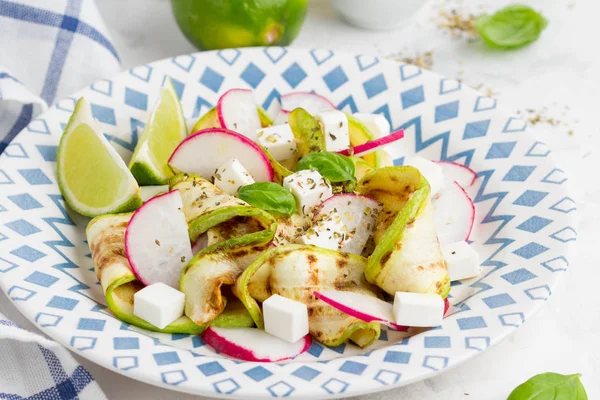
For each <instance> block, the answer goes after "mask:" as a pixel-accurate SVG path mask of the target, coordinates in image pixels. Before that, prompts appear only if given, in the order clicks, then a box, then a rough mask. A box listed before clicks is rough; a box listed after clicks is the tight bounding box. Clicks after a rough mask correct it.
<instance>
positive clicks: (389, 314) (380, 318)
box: [314, 290, 408, 332]
mask: <svg viewBox="0 0 600 400" xmlns="http://www.w3.org/2000/svg"><path fill="white" fill-rule="evenodd" d="M336 292H338V291H335V290H323V291H321V292H314V295H315V297H316V298H318V299H320V300H322V301H323V302H325V303H327V304H329V305H330V306H332V307H333V308H336V309H338V310H340V311H341V312H343V313H345V314H348V315H350V316H352V317H354V318H357V319H360V320H361V321H365V322H373V321H376V322H381V323H382V324H384V325H387V326H389V327H390V328H392V329H393V330H397V331H401V332H406V331H407V330H408V327H406V326H402V325H398V324H396V323H394V322H393V319H394V314H393V311H392V309H393V307H392V305H391V304H390V303H387V302H385V301H383V300H380V299H378V298H376V297H373V296H369V295H366V294H362V293H352V292H339V293H343V294H345V295H347V294H348V293H351V294H350V296H355V297H356V299H357V300H358V299H360V298H361V297H364V300H366V301H368V302H370V303H373V302H375V303H376V306H377V307H380V309H379V310H377V311H375V312H373V313H366V312H363V311H360V310H357V309H356V308H351V307H350V306H349V305H347V304H343V303H341V302H340V301H337V300H336V299H334V298H333V297H335V296H336ZM376 314H377V315H376Z"/></svg>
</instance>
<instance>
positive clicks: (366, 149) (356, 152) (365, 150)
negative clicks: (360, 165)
mask: <svg viewBox="0 0 600 400" xmlns="http://www.w3.org/2000/svg"><path fill="white" fill-rule="evenodd" d="M403 137H404V130H403V129H400V130H399V131H396V132H392V133H390V134H389V135H387V136H383V137H380V138H377V139H375V140H371V141H369V142H367V143H363V144H359V145H358V146H354V147H351V148H349V149H344V150H340V151H338V152H337V153H338V154H342V155H344V156H357V157H362V156H364V155H365V154H369V153H372V152H374V151H376V150H380V149H381V148H383V147H385V146H387V145H388V144H391V143H394V142H396V141H398V140H400V139H402V138H403Z"/></svg>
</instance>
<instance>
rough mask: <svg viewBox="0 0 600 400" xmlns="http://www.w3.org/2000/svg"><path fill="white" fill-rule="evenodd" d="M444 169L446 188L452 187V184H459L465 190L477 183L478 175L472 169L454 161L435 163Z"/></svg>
mask: <svg viewBox="0 0 600 400" xmlns="http://www.w3.org/2000/svg"><path fill="white" fill-rule="evenodd" d="M434 163H436V164H438V165H439V166H440V167H442V171H443V173H444V180H445V181H446V187H448V186H451V185H452V182H456V183H458V184H459V185H460V186H462V187H463V188H466V187H469V186H471V185H473V183H475V179H477V174H476V173H475V171H473V170H472V169H471V168H469V167H467V166H464V165H462V164H459V163H455V162H452V161H434Z"/></svg>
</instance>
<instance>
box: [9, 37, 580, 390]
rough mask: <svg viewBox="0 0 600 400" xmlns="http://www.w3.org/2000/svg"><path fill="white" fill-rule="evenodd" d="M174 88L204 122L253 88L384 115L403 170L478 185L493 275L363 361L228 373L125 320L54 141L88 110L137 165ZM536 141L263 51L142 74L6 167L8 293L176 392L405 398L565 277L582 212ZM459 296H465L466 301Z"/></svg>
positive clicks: (401, 67) (363, 72) (494, 337)
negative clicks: (440, 165) (67, 187)
mask: <svg viewBox="0 0 600 400" xmlns="http://www.w3.org/2000/svg"><path fill="white" fill-rule="evenodd" d="M167 77H170V78H171V79H172V81H173V84H174V87H175V90H176V91H177V94H178V96H179V97H180V99H181V101H182V107H183V110H184V113H185V115H186V117H187V118H194V119H197V118H199V117H200V116H202V115H203V114H204V113H206V112H207V111H208V110H209V109H211V108H212V107H213V106H214V105H215V104H216V102H217V100H218V98H219V96H220V94H222V93H223V91H224V90H225V89H228V88H233V87H240V86H243V87H249V88H256V90H255V92H254V96H255V98H256V101H257V103H258V104H261V105H264V106H265V108H266V109H270V110H271V111H273V110H274V109H275V107H274V104H275V103H276V102H277V101H278V99H279V97H280V95H281V94H284V93H288V92H290V91H294V90H301V91H315V92H316V93H319V94H322V95H324V96H326V97H328V98H329V99H330V100H331V101H332V103H333V104H336V105H338V107H339V108H340V109H342V110H343V111H345V112H358V111H360V112H368V113H378V114H382V115H383V116H385V118H386V119H387V120H388V121H389V122H390V124H391V127H392V129H394V130H395V129H399V128H404V129H405V138H404V139H403V146H402V152H394V154H393V155H394V157H393V158H394V164H396V165H401V164H402V163H403V159H404V157H405V156H407V155H411V154H413V153H419V154H420V155H422V156H423V157H426V158H430V159H444V160H452V161H457V162H460V163H466V164H468V165H469V166H470V167H471V168H472V169H473V170H474V171H475V172H476V173H477V174H478V177H479V178H478V179H477V182H476V184H475V185H474V186H473V187H471V188H468V192H469V195H470V196H471V197H472V198H473V199H474V202H475V204H476V207H477V208H478V212H479V213H480V214H478V215H480V218H478V220H477V221H478V223H479V222H481V226H477V227H476V229H475V230H474V233H473V238H472V240H473V243H472V246H473V247H474V248H475V249H476V250H477V251H478V252H479V253H480V258H481V259H482V260H484V262H483V270H484V274H482V275H481V276H480V277H479V278H478V280H477V282H476V283H474V284H472V285H464V284H463V285H456V284H455V285H453V287H452V292H451V298H450V299H451V301H452V302H455V305H456V301H457V299H458V298H461V299H462V300H461V308H460V310H459V311H458V312H456V313H454V314H452V315H450V316H448V317H446V319H445V320H444V323H443V325H442V326H440V327H437V328H435V329H431V330H428V331H425V332H423V333H420V334H418V335H416V336H413V337H411V338H402V335H400V334H398V333H397V332H393V331H389V330H387V329H383V330H382V333H381V335H380V337H379V340H377V341H376V342H375V344H374V345H373V346H372V347H370V348H368V349H366V350H360V349H358V348H357V347H355V346H354V345H352V344H345V345H341V346H337V347H335V348H327V347H324V346H323V345H321V344H319V343H317V342H314V343H313V345H312V346H311V347H310V349H309V350H308V351H307V352H306V353H304V354H302V355H300V356H299V357H297V358H296V359H294V360H292V362H291V363H290V362H288V361H284V362H279V363H275V364H268V363H245V362H241V361H233V360H231V359H228V358H226V357H224V356H223V355H222V354H217V353H215V352H214V351H213V350H212V349H211V348H210V346H208V345H206V344H205V343H204V341H203V340H202V338H201V337H200V336H198V335H187V334H177V333H174V334H156V333H153V332H148V331H145V330H142V329H138V328H135V327H133V326H131V325H129V324H127V323H123V322H121V321H119V320H116V319H115V318H114V317H113V316H112V314H111V313H110V312H109V310H108V309H107V307H106V306H105V305H104V304H105V299H104V298H103V297H102V295H101V288H100V286H99V285H98V284H97V282H96V276H95V273H94V271H93V265H92V260H91V258H90V251H89V248H88V246H87V243H86V242H85V234H84V231H85V225H86V222H87V219H85V218H80V217H79V216H77V215H75V214H74V213H72V212H71V211H70V210H67V208H66V207H65V203H64V200H63V199H62V198H61V196H60V194H59V193H60V192H59V189H58V187H57V185H56V174H55V170H56V152H57V149H58V142H59V139H60V135H61V134H62V130H63V129H64V127H65V126H66V123H67V121H68V120H69V117H70V114H71V112H72V110H73V108H74V105H75V100H76V98H77V97H79V96H84V97H86V99H88V101H89V102H90V104H92V112H93V115H94V117H96V118H97V119H98V120H99V121H100V122H101V124H102V125H101V126H102V130H103V133H104V134H105V135H106V136H107V137H108V138H109V139H110V142H111V144H113V145H114V146H115V147H116V148H118V149H119V151H122V152H123V154H126V153H127V152H128V151H129V152H131V151H133V149H134V147H135V144H136V143H137V138H138V131H139V129H140V128H143V126H144V123H145V119H146V117H145V116H144V115H146V114H147V113H148V112H149V108H150V107H151V105H152V104H150V99H152V98H155V97H154V96H156V95H157V94H158V91H159V89H160V87H161V86H162V84H163V83H164V81H165V79H166V78H167ZM436 121H437V123H436ZM531 129H534V127H529V126H528V124H527V122H526V121H524V120H522V119H520V118H516V117H513V116H511V115H510V114H509V113H508V112H507V111H506V110H505V109H503V108H502V107H501V106H500V104H498V103H497V102H496V100H495V99H493V98H489V97H486V96H483V95H481V94H479V93H477V92H474V91H471V90H467V88H466V87H465V86H464V85H462V84H461V83H460V82H458V81H456V80H454V79H445V78H441V77H439V76H438V75H435V74H432V73H430V72H429V71H427V70H424V69H421V68H419V67H417V66H415V65H410V64H398V63H395V62H392V61H389V60H386V59H383V58H379V57H376V56H367V55H365V56H361V55H353V54H341V53H340V54H338V53H335V52H333V51H330V50H319V49H313V50H310V51H305V50H296V49H291V48H284V47H269V48H254V49H224V50H219V51H216V52H210V51H209V52H202V53H197V54H189V55H181V56H177V57H174V58H170V59H166V60H163V61H159V62H156V63H151V64H147V65H141V66H138V67H135V68H132V69H131V70H129V71H126V72H124V73H122V74H120V75H118V76H116V77H113V78H110V79H104V80H101V81H98V82H95V83H94V84H93V85H92V86H91V87H89V88H87V89H84V90H83V91H81V92H79V93H78V94H77V95H71V96H69V97H67V98H64V99H58V101H57V102H56V106H53V107H51V108H50V110H49V111H48V112H46V113H45V114H43V115H41V116H40V117H38V118H36V119H35V120H33V121H32V122H31V123H30V124H29V125H28V126H27V127H26V129H24V130H23V132H21V133H20V134H19V135H18V136H17V138H16V139H15V140H14V141H13V142H12V144H10V146H8V148H7V149H6V151H5V152H4V154H3V155H0V288H1V289H2V290H3V291H4V292H5V293H6V294H7V297H8V298H10V299H11V301H13V302H14V304H15V305H16V306H17V307H18V308H19V310H20V311H21V312H23V313H24V314H25V315H26V316H27V317H28V318H29V319H31V320H33V321H35V323H36V325H37V326H39V327H40V328H41V329H42V330H44V332H45V333H47V334H48V335H50V336H51V337H52V338H53V339H55V340H57V341H59V342H60V343H62V344H63V345H65V346H69V348H71V349H74V350H77V351H80V352H81V354H82V355H83V356H87V357H90V358H92V359H94V360H95V361H96V362H98V363H99V364H101V365H103V366H105V367H108V368H114V369H118V370H120V371H121V372H122V373H123V374H125V375H127V376H129V377H132V378H135V379H143V380H144V381H147V382H152V383H154V384H157V385H163V386H168V387H170V388H172V389H174V390H184V391H187V392H191V393H195V394H198V395H203V396H207V397H214V396H215V395H217V396H233V397H237V398H242V399H243V398H270V397H277V396H279V397H284V396H285V397H289V398H307V397H308V398H311V397H312V398H314V397H326V398H335V397H336V396H340V395H346V396H356V395H358V394H359V393H363V392H364V393H366V392H369V391H376V390H383V389H389V388H391V387H394V386H400V385H404V384H406V383H408V382H413V381H416V380H419V379H421V378H423V377H424V376H426V375H428V374H432V373H437V372H440V371H443V370H444V369H447V368H450V367H452V366H454V365H456V363H458V362H459V361H463V360H465V359H467V358H469V357H472V356H474V355H476V354H478V353H480V352H481V351H485V350H486V349H488V348H489V347H490V346H491V344H492V343H495V342H497V341H498V340H499V338H500V337H504V336H505V335H506V334H507V333H509V332H511V331H513V330H514V329H516V328H518V327H519V326H521V325H522V324H523V322H524V321H525V318H526V317H527V318H529V316H530V315H531V314H532V313H533V311H535V310H537V309H538V308H539V306H540V305H541V304H542V303H544V302H545V301H546V300H547V299H548V297H549V296H550V295H551V294H552V291H553V288H554V285H555V284H556V283H557V282H558V281H559V280H560V279H561V278H562V276H563V275H564V272H565V271H566V270H567V269H568V268H569V260H570V256H569V250H570V249H571V248H572V245H573V243H574V242H575V240H576V238H577V225H576V219H577V205H576V204H575V201H574V198H573V197H572V196H570V195H569V193H568V191H567V190H568V187H567V179H568V177H567V176H566V174H565V173H564V171H563V170H562V169H560V166H557V165H555V164H554V161H553V159H552V157H550V148H549V147H548V146H547V145H546V144H544V143H543V142H541V141H540V140H538V139H536V137H535V136H534V135H533V134H532V133H531ZM394 150H396V149H394ZM461 290H466V291H468V293H469V294H468V295H466V296H462V297H461V296H458V292H459V291H461ZM469 296H470V297H469Z"/></svg>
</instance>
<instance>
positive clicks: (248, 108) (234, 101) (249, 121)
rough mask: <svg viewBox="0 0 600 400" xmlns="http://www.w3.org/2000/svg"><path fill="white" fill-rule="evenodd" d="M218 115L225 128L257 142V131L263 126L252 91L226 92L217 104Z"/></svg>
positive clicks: (236, 90) (234, 90) (235, 90)
mask: <svg viewBox="0 0 600 400" xmlns="http://www.w3.org/2000/svg"><path fill="white" fill-rule="evenodd" d="M217 115H218V117H219V122H220V123H221V126H222V127H223V128H226V129H230V130H233V131H236V132H239V133H241V134H242V135H244V136H246V137H247V138H249V139H252V140H256V131H257V130H258V129H260V128H261V125H260V117H259V116H258V112H257V111H256V103H255V102H254V97H253V96H252V91H251V90H248V89H230V90H228V91H227V92H225V93H224V94H223V95H222V96H221V97H220V98H219V101H218V102H217Z"/></svg>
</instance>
